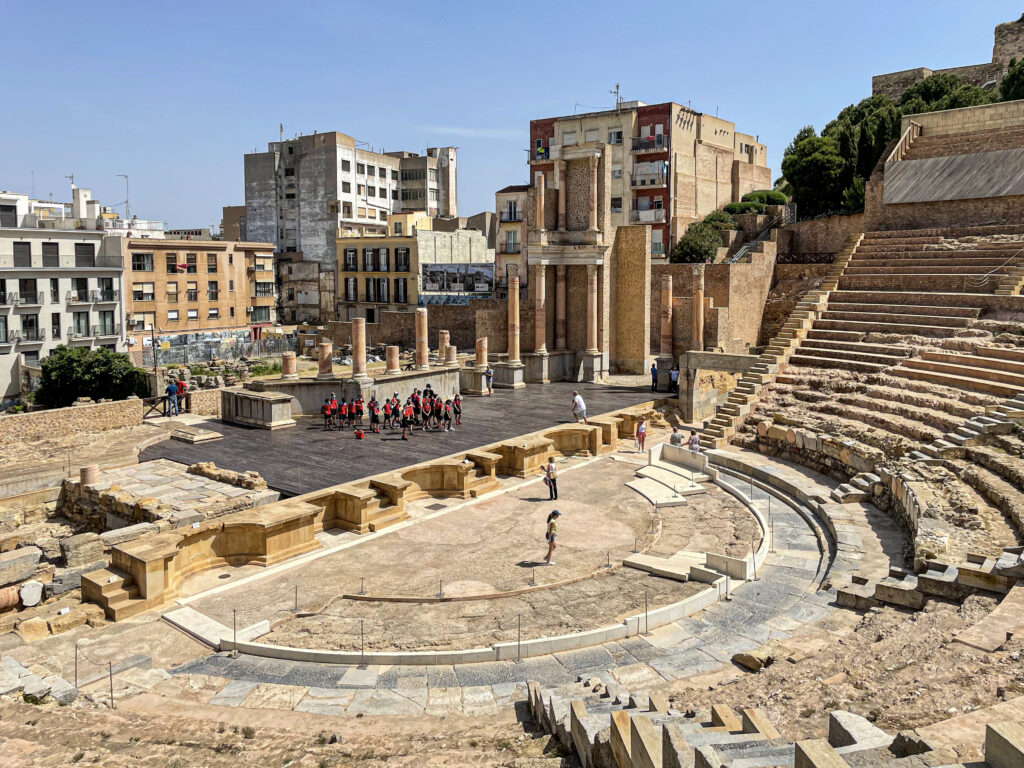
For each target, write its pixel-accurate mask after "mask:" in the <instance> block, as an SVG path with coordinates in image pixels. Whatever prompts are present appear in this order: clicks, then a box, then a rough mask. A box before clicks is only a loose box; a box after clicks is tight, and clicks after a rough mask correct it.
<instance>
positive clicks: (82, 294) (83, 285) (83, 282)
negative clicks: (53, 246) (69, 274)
mask: <svg viewBox="0 0 1024 768" xmlns="http://www.w3.org/2000/svg"><path fill="white" fill-rule="evenodd" d="M50 282H51V283H52V282H53V281H52V280H51V281H50ZM146 285H148V283H146ZM51 287H52V286H51ZM68 298H69V299H71V301H88V300H89V278H87V277H73V278H71V294H70V295H69V297H68Z"/></svg>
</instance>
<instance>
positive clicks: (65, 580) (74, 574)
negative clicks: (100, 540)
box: [46, 559, 107, 597]
mask: <svg viewBox="0 0 1024 768" xmlns="http://www.w3.org/2000/svg"><path fill="white" fill-rule="evenodd" d="M106 565H107V561H106V560H105V559H101V560H97V561H96V562H95V563H89V564H88V565H83V566H80V567H78V568H58V569H56V570H55V571H54V572H53V579H52V580H51V581H50V583H49V584H47V585H46V594H47V595H49V596H51V597H52V596H53V595H63V594H64V593H65V592H70V591H71V590H72V589H79V588H80V587H81V586H82V575H83V574H86V573H90V572H92V571H98V570H99V569H100V568H105V567H106Z"/></svg>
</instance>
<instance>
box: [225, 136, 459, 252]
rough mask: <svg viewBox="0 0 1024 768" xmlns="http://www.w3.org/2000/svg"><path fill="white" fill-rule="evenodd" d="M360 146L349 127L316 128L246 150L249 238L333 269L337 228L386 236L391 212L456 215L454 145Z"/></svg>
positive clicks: (351, 233) (246, 209)
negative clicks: (410, 148) (418, 149)
mask: <svg viewBox="0 0 1024 768" xmlns="http://www.w3.org/2000/svg"><path fill="white" fill-rule="evenodd" d="M360 143H361V142H360ZM356 144H357V142H356V140H355V139H354V138H352V137H351V136H347V135H345V134H343V133H338V132H330V133H316V134H313V135H311V136H299V137H297V138H295V139H289V140H282V141H276V142H270V143H269V144H268V146H267V151H266V152H254V153H253V154H248V155H246V156H245V235H246V237H248V238H250V239H252V240H258V241H261V242H269V243H273V244H274V245H275V246H276V247H277V250H278V251H280V252H284V253H302V254H303V258H304V259H305V260H306V261H316V262H319V263H320V264H322V265H324V266H325V267H326V268H327V269H328V270H333V269H335V267H336V264H337V257H336V253H335V250H334V249H335V236H336V234H337V232H338V231H339V230H340V231H342V232H343V233H345V234H348V235H363V234H373V233H377V234H385V233H386V232H387V222H388V216H389V215H390V214H391V213H399V212H402V211H416V210H419V211H424V212H427V213H434V214H440V213H442V212H443V213H444V215H449V214H450V215H456V205H455V199H456V181H455V179H456V149H455V148H454V147H440V148H430V149H428V150H427V154H426V155H425V156H420V155H418V154H415V153H412V152H388V153H380V152H373V151H370V150H369V149H364V148H362V147H358V146H356Z"/></svg>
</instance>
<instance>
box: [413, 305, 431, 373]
mask: <svg viewBox="0 0 1024 768" xmlns="http://www.w3.org/2000/svg"><path fill="white" fill-rule="evenodd" d="M429 367H430V348H429V346H428V345H427V308H426V307H417V309H416V368H417V369H418V370H421V371H425V370H427V368H429Z"/></svg>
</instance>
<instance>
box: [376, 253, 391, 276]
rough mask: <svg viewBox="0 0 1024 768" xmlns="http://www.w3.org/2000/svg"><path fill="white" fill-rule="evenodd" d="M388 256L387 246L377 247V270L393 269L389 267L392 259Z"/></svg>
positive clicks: (386, 270)
mask: <svg viewBox="0 0 1024 768" xmlns="http://www.w3.org/2000/svg"><path fill="white" fill-rule="evenodd" d="M388 256H389V254H388V249H387V248H378V249H377V271H378V272H390V271H391V270H390V269H388V267H389V266H390V264H389V262H390V259H389V258H388Z"/></svg>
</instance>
